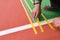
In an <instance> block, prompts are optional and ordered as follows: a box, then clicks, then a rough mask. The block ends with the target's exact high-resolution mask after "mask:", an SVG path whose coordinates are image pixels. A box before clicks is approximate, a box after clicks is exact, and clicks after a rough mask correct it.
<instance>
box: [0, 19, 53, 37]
mask: <svg viewBox="0 0 60 40" xmlns="http://www.w3.org/2000/svg"><path fill="white" fill-rule="evenodd" d="M52 20H53V19H50V20H48V21H49V22H50V23H51V22H52ZM44 24H47V23H46V22H45V21H41V25H44ZM34 26H35V27H37V26H38V24H37V23H34ZM30 28H32V26H31V24H27V25H24V26H19V27H15V28H11V29H7V30H3V31H0V36H4V35H7V34H11V33H14V32H18V31H22V30H26V29H30Z"/></svg>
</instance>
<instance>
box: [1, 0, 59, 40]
mask: <svg viewBox="0 0 60 40" xmlns="http://www.w3.org/2000/svg"><path fill="white" fill-rule="evenodd" d="M27 24H30V23H29V20H28V18H27V16H26V14H25V11H24V9H23V7H22V5H21V3H20V1H19V0H0V31H3V30H7V29H11V28H15V27H18V26H23V25H27ZM36 29H37V31H38V34H37V35H35V34H34V32H33V29H32V28H30V29H27V30H23V31H19V32H15V33H11V34H7V35H3V36H0V40H60V29H56V31H53V30H51V29H50V28H49V26H48V25H47V24H46V25H43V29H44V32H43V33H42V32H41V31H40V29H39V27H36Z"/></svg>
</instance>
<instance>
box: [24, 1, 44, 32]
mask: <svg viewBox="0 0 60 40" xmlns="http://www.w3.org/2000/svg"><path fill="white" fill-rule="evenodd" d="M24 1H25V3H26V5H27V6H28V8H29V10H30V12H31V13H32V9H31V8H30V6H29V5H28V3H27V1H26V0H24ZM36 22H37V23H38V25H39V28H40V30H41V32H44V30H43V28H42V26H41V24H40V23H39V22H40V21H39V18H37V19H36Z"/></svg>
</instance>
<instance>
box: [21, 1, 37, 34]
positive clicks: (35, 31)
mask: <svg viewBox="0 0 60 40" xmlns="http://www.w3.org/2000/svg"><path fill="white" fill-rule="evenodd" d="M20 2H21V4H22V6H23V8H24V10H25V12H26V15H27V17H28V19H29V21H30V23H31V25H32V29H33V31H34V33H35V34H37V30H36V29H35V27H34V24H33V22H32V20H31V18H30V16H29V14H28V12H27V10H26V8H25V6H24V4H23V2H22V0H20Z"/></svg>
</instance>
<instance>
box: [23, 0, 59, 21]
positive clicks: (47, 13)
mask: <svg viewBox="0 0 60 40" xmlns="http://www.w3.org/2000/svg"><path fill="white" fill-rule="evenodd" d="M23 1H24V3H26V2H27V3H28V5H29V6H30V8H31V9H33V8H34V5H33V3H32V2H31V1H33V0H23ZM25 1H26V2H25ZM25 5H26V4H25ZM46 5H47V6H48V5H50V1H49V0H42V4H41V11H42V13H43V14H44V15H45V17H46V18H47V19H53V18H55V17H60V11H59V10H52V11H48V10H44V9H43V7H44V6H46ZM26 7H28V6H27V5H26ZM28 10H29V9H28ZM29 11H30V10H29ZM30 13H31V12H30ZM39 19H40V21H43V20H44V19H43V18H42V16H40V18H39Z"/></svg>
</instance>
